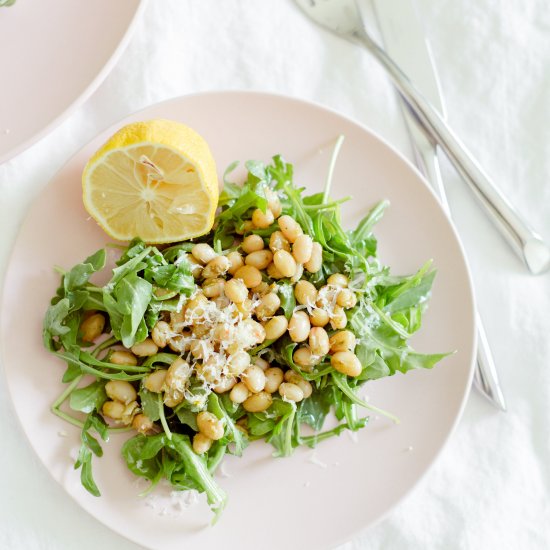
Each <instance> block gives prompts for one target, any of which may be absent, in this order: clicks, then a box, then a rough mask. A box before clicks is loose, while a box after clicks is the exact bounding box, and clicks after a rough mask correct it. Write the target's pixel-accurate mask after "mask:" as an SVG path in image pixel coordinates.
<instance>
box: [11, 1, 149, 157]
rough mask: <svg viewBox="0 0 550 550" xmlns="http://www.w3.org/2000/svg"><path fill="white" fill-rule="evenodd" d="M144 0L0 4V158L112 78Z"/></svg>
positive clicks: (23, 145) (35, 136) (27, 142)
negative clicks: (110, 72) (4, 5)
mask: <svg viewBox="0 0 550 550" xmlns="http://www.w3.org/2000/svg"><path fill="white" fill-rule="evenodd" d="M143 7H145V2H141V3H140V0H116V2H113V1H112V0H94V1H93V2H75V1H74V0H48V1H47V2H45V1H44V0H17V1H16V2H15V4H13V5H12V6H10V7H9V8H1V9H0V51H1V52H2V86H0V163H2V162H4V161H6V160H8V159H9V158H11V157H13V156H14V155H16V154H17V153H19V152H20V151H22V150H23V149H25V148H26V147H29V146H30V145H31V144H32V143H34V142H35V141H37V140H38V139H40V138H41V137H43V136H44V135H46V134H47V133H48V132H50V131H51V130H52V129H53V128H54V127H55V126H57V125H58V124H59V123H60V122H61V121H62V120H63V119H64V118H65V117H66V116H67V115H68V114H69V113H70V112H71V110H72V109H74V108H76V107H77V106H78V105H80V104H81V103H83V102H84V101H85V100H86V99H87V98H88V97H89V96H90V95H91V94H92V92H93V91H94V90H95V89H96V88H97V87H98V86H99V85H100V84H101V82H102V81H103V79H104V78H105V77H106V76H107V74H108V73H109V71H110V70H111V68H112V67H113V65H114V64H115V62H116V60H117V59H118V57H119V56H120V54H121V53H122V52H123V51H124V48H125V47H126V44H127V42H128V40H129V38H130V35H131V32H130V31H131V30H132V29H133V26H134V23H135V21H136V20H137V14H138V13H139V11H140V9H143Z"/></svg>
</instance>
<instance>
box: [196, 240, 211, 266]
mask: <svg viewBox="0 0 550 550" xmlns="http://www.w3.org/2000/svg"><path fill="white" fill-rule="evenodd" d="M191 254H193V257H194V258H196V259H197V260H198V261H199V262H201V263H202V264H207V263H208V262H209V261H211V260H213V259H214V258H215V257H216V256H217V254H216V252H215V251H214V249H213V248H212V247H211V246H210V245H209V244H207V243H199V244H196V245H195V246H194V247H193V248H192V249H191Z"/></svg>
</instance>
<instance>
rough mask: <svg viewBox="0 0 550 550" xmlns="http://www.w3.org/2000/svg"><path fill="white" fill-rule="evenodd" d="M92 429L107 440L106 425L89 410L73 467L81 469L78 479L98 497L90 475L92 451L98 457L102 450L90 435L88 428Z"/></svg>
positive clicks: (99, 494)
mask: <svg viewBox="0 0 550 550" xmlns="http://www.w3.org/2000/svg"><path fill="white" fill-rule="evenodd" d="M92 429H93V430H95V431H96V433H97V434H98V435H99V436H100V437H101V438H102V439H103V440H104V441H107V435H108V433H107V425H106V424H105V422H104V420H103V419H102V418H101V417H100V416H99V415H98V414H97V413H96V412H91V413H90V414H89V415H88V417H87V418H86V421H85V422H84V426H83V428H82V432H81V434H80V439H81V442H82V444H81V446H80V450H79V452H78V458H77V459H76V462H75V464H74V469H75V470H77V469H78V468H80V469H81V470H80V481H81V483H82V485H83V487H84V488H85V489H86V490H87V491H88V492H89V493H91V494H92V495H94V496H96V497H99V496H101V493H100V492H99V489H98V487H97V485H96V483H95V481H94V478H93V475H92V453H93V454H95V455H96V456H98V457H100V456H102V455H103V450H102V449H101V445H100V444H99V442H98V441H97V439H96V438H95V437H94V436H93V435H91V433H90V430H92Z"/></svg>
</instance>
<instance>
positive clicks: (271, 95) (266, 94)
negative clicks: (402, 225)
mask: <svg viewBox="0 0 550 550" xmlns="http://www.w3.org/2000/svg"><path fill="white" fill-rule="evenodd" d="M140 2H148V0H140ZM227 95H234V96H238V95H248V96H254V97H262V98H265V99H268V100H269V99H272V100H277V101H280V100H282V101H288V102H290V103H295V104H301V105H303V106H305V107H306V108H308V107H309V108H311V107H314V108H316V109H317V110H319V111H321V112H327V113H329V114H331V115H335V116H337V117H339V118H342V119H344V120H345V121H346V122H347V123H349V124H352V125H354V126H356V127H358V128H360V129H361V130H362V131H363V132H366V133H367V134H369V135H371V136H372V137H374V138H375V139H376V140H378V141H379V142H381V143H382V144H383V145H384V146H385V147H387V148H388V149H389V150H391V152H392V153H393V154H395V155H397V156H398V157H399V159H400V160H401V161H403V162H404V163H405V164H406V165H407V167H408V168H409V169H410V170H412V172H414V174H415V175H416V176H417V177H418V178H419V179H420V181H421V182H422V184H423V185H424V187H425V188H426V189H427V190H428V192H429V193H430V194H431V195H432V197H433V198H434V199H435V200H436V203H437V208H439V209H440V210H441V212H442V213H443V215H444V217H445V221H446V223H447V224H448V226H449V228H450V229H451V232H452V235H453V237H454V239H455V241H456V244H457V247H458V250H459V252H460V257H461V260H462V263H463V266H464V268H465V274H466V283H467V285H466V286H467V290H468V297H469V299H470V303H471V306H472V307H471V311H470V314H471V315H470V317H471V324H470V332H471V337H470V341H471V344H472V345H471V350H470V357H469V360H468V362H469V368H468V376H467V383H466V387H465V390H464V392H463V395H462V398H461V400H460V405H459V407H458V409H457V414H456V416H455V418H454V420H453V422H452V425H451V427H450V429H449V430H448V432H447V433H446V435H445V437H444V438H443V440H442V443H441V446H440V447H439V449H438V450H437V452H435V453H434V454H433V456H432V457H431V459H430V460H428V461H427V462H426V465H425V466H424V471H423V472H422V473H421V475H419V476H418V477H417V479H416V480H415V481H414V482H413V483H412V484H411V485H410V487H409V488H408V489H407V490H406V491H404V492H403V493H402V495H401V496H400V497H399V498H398V499H397V500H396V501H395V502H394V503H393V504H391V505H390V506H389V507H388V509H387V510H386V511H385V512H384V513H382V514H380V515H379V516H378V517H376V518H374V519H373V520H371V521H370V522H369V523H368V524H366V525H363V526H362V527H360V528H358V529H355V530H353V531H352V532H350V533H348V534H345V535H342V536H340V537H339V538H338V540H337V541H336V543H335V544H336V546H339V545H341V544H344V543H346V542H349V541H351V540H353V539H355V538H357V537H359V536H361V535H363V534H365V533H366V532H367V531H368V530H369V529H371V528H372V527H374V526H376V525H378V524H380V523H381V522H382V521H383V520H385V519H386V518H387V517H388V516H389V515H390V514H391V513H393V512H394V511H395V509H396V508H397V506H399V505H400V504H402V503H403V502H404V501H405V500H406V499H407V498H408V497H409V496H410V495H411V493H413V492H414V491H415V490H416V488H417V487H418V485H419V484H420V483H421V482H422V481H423V480H424V479H425V478H426V476H427V474H428V473H429V472H430V471H431V470H432V468H433V467H434V464H435V463H436V462H437V461H438V459H439V457H440V456H441V454H442V453H443V451H444V450H445V449H446V447H447V446H448V444H449V441H450V439H451V437H452V436H453V435H454V433H455V431H456V429H457V426H458V424H459V422H460V420H461V418H462V416H463V414H464V409H465V407H466V403H467V401H468V398H469V396H470V393H471V389H472V381H473V376H474V368H475V357H476V351H477V325H476V315H475V311H476V300H475V293H474V289H473V281H472V275H471V270H470V266H469V263H468V260H467V257H466V254H465V250H464V246H463V244H462V241H461V239H460V237H459V234H458V231H457V229H456V227H455V225H454V223H453V221H452V219H451V218H450V216H449V215H447V213H446V212H445V211H444V210H443V208H442V207H441V204H440V202H439V199H438V197H437V195H436V194H435V192H434V190H433V189H432V188H431V186H430V185H429V183H428V182H427V180H426V178H425V177H424V176H423V174H422V173H421V172H420V171H419V169H418V168H417V167H416V166H415V165H414V164H413V163H412V161H410V160H409V159H408V158H406V157H405V156H404V154H402V153H401V151H399V150H398V149H397V148H396V147H394V146H393V145H392V144H391V143H390V142H389V141H388V140H387V139H386V138H384V137H382V136H381V135H380V134H379V133H378V132H376V131H375V130H373V129H372V128H370V127H369V126H367V125H365V124H363V123H361V122H359V121H358V120H356V119H354V118H352V117H350V116H348V115H346V114H344V113H342V112H340V111H338V110H336V109H334V108H332V107H329V106H327V105H324V104H322V103H320V102H318V101H314V100H309V99H304V98H302V97H297V96H293V95H289V94H283V93H279V92H270V91H258V90H247V89H225V90H207V91H197V92H193V93H189V94H182V95H176V96H173V97H170V98H167V99H164V100H162V101H159V102H156V103H152V104H150V105H148V106H146V107H142V108H140V109H137V110H135V111H132V112H131V113H129V114H127V115H125V116H124V117H122V118H120V119H118V120H117V121H115V122H114V123H111V124H108V125H106V126H105V127H104V128H102V129H101V130H100V131H98V132H97V133H96V134H95V135H94V136H93V137H92V138H91V139H90V140H88V141H87V142H86V143H85V144H84V145H83V146H82V147H80V148H79V149H78V150H77V151H75V152H74V153H73V154H71V155H70V156H69V157H68V158H67V159H66V161H65V162H64V163H63V164H62V165H61V166H60V167H59V169H58V170H56V171H55V173H54V174H53V175H52V176H51V177H50V178H49V179H48V181H47V182H46V183H45V184H44V185H43V186H42V187H41V189H40V191H42V190H44V189H46V187H47V186H48V185H49V184H50V183H51V182H52V181H54V180H55V179H56V178H57V177H58V175H59V174H60V173H61V172H62V171H63V170H64V169H65V167H66V166H67V165H68V164H69V163H71V161H72V160H73V159H74V158H75V157H76V156H78V155H79V154H80V153H81V151H82V150H83V149H86V148H87V147H88V146H89V145H90V144H91V143H92V142H93V141H95V140H96V139H97V138H98V136H100V135H102V134H103V133H105V132H107V131H108V130H110V129H113V131H116V130H115V128H116V127H117V126H120V125H121V124H123V123H127V122H128V121H129V119H132V118H133V117H135V116H138V115H139V114H140V113H143V112H147V111H149V110H151V109H154V108H157V107H159V106H161V105H165V104H169V103H172V102H174V103H175V102H179V101H184V100H186V99H189V98H195V97H201V96H227ZM39 198H40V193H39V194H38V195H36V196H35V197H34V198H33V200H32V201H30V203H29V204H28V205H27V207H26V210H25V214H24V216H23V217H22V220H21V223H20V224H19V227H18V230H17V233H16V235H15V237H14V239H13V242H12V243H11V247H10V252H9V254H8V259H7V262H6V265H5V269H4V270H3V272H2V273H1V276H2V277H1V279H0V281H1V283H2V288H1V289H0V311H1V306H2V305H3V304H4V301H5V296H6V294H7V290H6V274H7V272H8V269H9V266H10V265H11V262H12V260H13V256H14V254H15V243H16V241H17V238H18V236H19V234H20V231H21V228H22V226H23V225H24V223H25V222H26V220H27V218H28V215H29V211H30V209H31V208H32V207H33V206H34V204H35V202H36V201H37V200H38V199H39ZM2 333H3V326H2V316H1V315H0V335H1V334H2ZM4 356H5V354H4V342H3V340H2V339H1V338H0V366H2V365H4V364H5V358H4ZM0 370H1V371H3V374H2V376H3V379H4V382H5V385H6V389H7V393H8V396H9V398H10V406H11V408H12V411H13V412H14V416H15V417H16V419H17V422H18V425H19V426H20V428H21V430H22V433H23V434H24V436H25V440H26V443H27V444H28V445H29V448H30V449H31V450H32V452H33V453H34V454H35V455H36V456H37V457H38V459H39V461H40V464H41V466H42V467H43V468H44V469H45V470H46V471H47V473H48V474H49V476H50V477H51V479H53V480H54V481H55V483H56V484H58V485H60V486H61V488H62V489H63V492H64V493H65V494H66V495H67V496H69V497H70V498H71V499H72V500H73V501H74V502H75V503H76V504H77V505H78V506H79V508H80V509H82V510H83V511H84V512H85V513H86V514H87V515H88V516H90V517H92V518H93V519H94V520H95V521H97V522H99V523H100V524H101V525H103V526H105V527H107V528H108V529H109V530H111V531H112V532H113V533H116V534H117V535H118V536H121V537H122V538H124V539H126V540H129V541H131V542H133V543H135V544H137V545H140V546H142V545H143V543H142V542H140V541H139V540H137V539H136V538H133V537H132V534H131V533H130V534H127V533H125V532H123V531H122V530H119V529H117V528H116V527H115V526H113V525H110V524H107V523H105V522H103V521H102V520H100V519H99V518H97V517H96V516H95V515H94V514H92V513H91V512H90V511H88V510H87V509H86V508H85V507H84V506H83V505H82V504H81V502H80V501H79V500H77V498H76V496H75V495H72V494H71V493H70V492H68V491H67V490H66V489H65V487H64V486H63V484H61V483H60V482H59V481H58V480H57V479H56V478H55V477H54V475H53V473H52V471H50V469H49V468H48V467H47V466H46V464H45V462H44V461H43V459H42V457H41V455H40V454H39V453H38V452H37V451H36V449H35V447H34V445H33V444H32V441H31V438H30V437H29V435H28V434H27V432H26V430H25V427H24V425H23V423H22V421H21V419H20V417H19V415H18V414H17V409H16V407H15V399H14V395H13V393H12V390H11V387H10V384H9V381H8V376H7V370H6V368H4V367H2V368H0ZM144 548H147V547H144Z"/></svg>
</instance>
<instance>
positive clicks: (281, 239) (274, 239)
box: [269, 231, 290, 253]
mask: <svg viewBox="0 0 550 550" xmlns="http://www.w3.org/2000/svg"><path fill="white" fill-rule="evenodd" d="M269 248H270V249H271V252H273V253H275V252H277V250H286V251H287V252H290V243H289V242H288V239H287V238H286V237H285V236H284V235H283V233H282V231H273V233H271V237H269Z"/></svg>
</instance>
